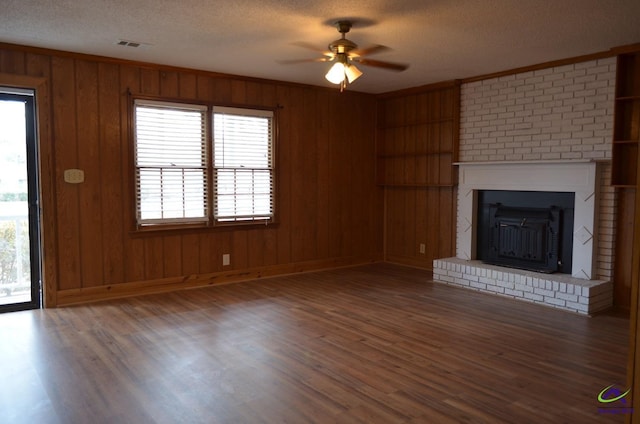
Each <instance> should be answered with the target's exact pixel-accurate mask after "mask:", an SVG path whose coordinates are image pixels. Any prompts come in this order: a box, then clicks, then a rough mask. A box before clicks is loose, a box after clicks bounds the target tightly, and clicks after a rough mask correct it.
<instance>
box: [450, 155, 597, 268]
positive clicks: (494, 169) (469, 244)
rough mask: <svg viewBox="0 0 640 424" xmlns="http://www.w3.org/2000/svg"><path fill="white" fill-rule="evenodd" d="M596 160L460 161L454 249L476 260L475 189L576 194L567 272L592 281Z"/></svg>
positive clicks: (464, 256)
mask: <svg viewBox="0 0 640 424" xmlns="http://www.w3.org/2000/svg"><path fill="white" fill-rule="evenodd" d="M596 164H597V162H596V161H590V160H571V161H561V160H553V161H518V162H458V163H456V165H457V166H458V167H459V187H458V192H459V194H458V227H457V252H456V256H457V257H458V258H460V259H465V260H473V259H476V252H475V250H476V243H475V242H476V236H475V230H474V229H475V221H476V213H475V211H476V200H477V199H476V197H477V196H476V192H477V190H519V191H556V192H570V193H574V194H575V210H574V228H573V257H572V260H573V267H572V271H571V275H572V276H573V277H575V278H582V279H587V280H590V279H592V275H593V273H594V262H595V260H594V246H595V243H594V235H595V234H596V228H595V227H596V220H595V210H596V197H597V196H596Z"/></svg>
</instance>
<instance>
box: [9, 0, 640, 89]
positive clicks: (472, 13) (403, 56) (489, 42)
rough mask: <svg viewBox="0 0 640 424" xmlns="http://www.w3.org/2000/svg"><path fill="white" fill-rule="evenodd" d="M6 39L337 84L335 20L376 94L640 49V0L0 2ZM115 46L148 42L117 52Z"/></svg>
mask: <svg viewBox="0 0 640 424" xmlns="http://www.w3.org/2000/svg"><path fill="white" fill-rule="evenodd" d="M0 6H1V7H0V10H1V11H2V12H1V13H0V42H7V43H15V44H24V45H30V46H37V47H45V48H53V49H59V50H67V51H72V52H80V53H89V54H96V55H102V56H109V57H116V58H123V59H131V60H136V61H144V62H152V63H159V64H167V65H174V66H180V67H187V68H194V69H201V70H208V71H214V72H222V73H229V74H237V75H243V76H250V77H258V78H267V79H274V80H282V81H292V82H299V83H306V84H313V85H319V86H331V85H330V84H329V83H328V82H326V81H325V80H324V74H325V73H326V70H327V69H328V67H329V64H327V63H320V62H318V63H304V64H296V65H283V64H280V63H278V61H281V60H290V59H302V58H314V57H319V55H316V54H315V53H314V52H313V51H311V50H307V49H304V48H301V47H299V46H295V45H293V44H292V43H293V42H306V43H311V44H313V45H317V46H318V48H319V49H326V46H327V44H328V43H329V42H331V41H332V40H335V39H337V38H339V35H340V34H339V33H338V32H337V31H336V29H335V27H333V26H332V25H331V23H333V22H335V21H337V20H338V19H339V18H355V21H356V23H355V25H354V28H353V29H352V30H351V32H350V33H349V34H348V35H347V37H348V38H349V39H351V40H352V41H354V42H356V43H357V44H358V45H359V46H360V47H366V46H368V45H371V44H383V45H385V46H388V47H390V48H391V50H389V51H386V52H383V53H380V54H378V55H375V56H372V57H371V58H372V59H378V60H384V61H392V62H400V63H408V64H410V67H409V69H408V70H407V71H405V72H401V73H397V72H393V71H385V70H380V69H375V68H370V67H365V66H360V68H361V69H362V70H363V71H364V72H365V74H364V76H363V77H361V78H360V79H358V81H356V82H355V83H354V84H353V85H352V86H350V88H349V89H350V90H354V91H361V92H368V93H381V92H387V91H393V90H398V89H403V88H409V87H415V86H420V85H424V84H429V83H433V82H439V81H446V80H451V79H455V78H467V77H473V76H478V75H483V74H487V73H492V72H498V71H503V70H508V69H513V68H517V67H521V66H527V65H533V64H537V63H542V62H547V61H552V60H557V59H564V58H569V57H574V56H580V55H584V54H590V53H596V52H601V51H606V50H609V49H610V48H612V47H617V46H622V45H627V44H632V43H638V42H640V25H639V24H638V18H639V17H640V1H639V0H529V1H517V0H395V1H389V0H385V1H382V0H355V1H346V0H229V1H222V0H209V1H201V0H180V1H175V0H170V1H168V0H2V1H1V2H0ZM119 40H129V41H136V42H140V43H142V46H141V47H139V48H132V47H124V46H118V45H117V42H118V41H119Z"/></svg>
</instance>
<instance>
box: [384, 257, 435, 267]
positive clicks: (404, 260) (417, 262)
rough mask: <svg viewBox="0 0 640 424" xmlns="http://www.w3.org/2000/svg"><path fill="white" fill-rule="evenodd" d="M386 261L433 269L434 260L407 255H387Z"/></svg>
mask: <svg viewBox="0 0 640 424" xmlns="http://www.w3.org/2000/svg"><path fill="white" fill-rule="evenodd" d="M385 262H389V263H393V264H398V265H406V266H410V267H414V268H420V269H426V270H428V271H433V261H429V260H425V259H416V258H410V257H407V256H395V255H387V257H386V258H385Z"/></svg>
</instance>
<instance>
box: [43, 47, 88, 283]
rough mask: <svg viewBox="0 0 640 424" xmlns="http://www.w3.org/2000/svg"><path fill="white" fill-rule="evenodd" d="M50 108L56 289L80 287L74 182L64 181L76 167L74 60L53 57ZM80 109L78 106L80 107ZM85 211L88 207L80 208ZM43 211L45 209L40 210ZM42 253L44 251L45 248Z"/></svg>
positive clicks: (76, 185)
mask: <svg viewBox="0 0 640 424" xmlns="http://www.w3.org/2000/svg"><path fill="white" fill-rule="evenodd" d="M51 69H52V72H51V90H52V96H51V103H52V105H51V106H52V107H51V110H52V111H55V113H53V114H52V115H53V116H52V123H53V144H54V151H55V166H54V168H55V173H54V178H55V184H56V210H55V213H56V215H57V223H58V226H57V235H58V246H57V251H56V252H51V253H52V254H54V255H55V257H56V258H57V261H58V272H59V280H58V284H59V287H58V289H59V290H65V289H71V288H80V287H82V283H83V281H82V269H81V267H82V263H81V258H80V248H81V244H80V230H81V227H80V225H78V223H79V222H80V210H79V209H80V206H79V191H80V187H79V185H78V184H68V183H65V182H64V179H63V175H64V170H65V169H72V168H77V167H78V145H77V144H78V140H77V137H78V128H77V113H78V112H77V110H78V108H77V106H76V101H77V99H76V94H75V89H76V84H75V61H74V60H73V59H70V58H59V57H54V58H53V59H52V63H51ZM80 109H81V108H80ZM84 212H85V213H87V212H89V211H84ZM44 213H47V211H44ZM45 256H46V252H45Z"/></svg>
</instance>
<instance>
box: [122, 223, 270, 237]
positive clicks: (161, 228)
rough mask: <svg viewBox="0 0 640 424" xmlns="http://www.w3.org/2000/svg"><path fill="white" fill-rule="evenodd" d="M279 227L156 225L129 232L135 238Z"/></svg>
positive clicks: (242, 224) (263, 224)
mask: <svg viewBox="0 0 640 424" xmlns="http://www.w3.org/2000/svg"><path fill="white" fill-rule="evenodd" d="M278 226H279V224H278V222H276V221H270V222H246V223H238V222H233V223H224V224H216V225H209V224H156V225H145V226H142V227H136V228H134V229H132V230H131V231H129V235H131V236H133V237H145V236H159V235H176V234H179V235H183V234H202V233H210V232H219V231H234V230H256V229H273V228H277V227H278Z"/></svg>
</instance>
